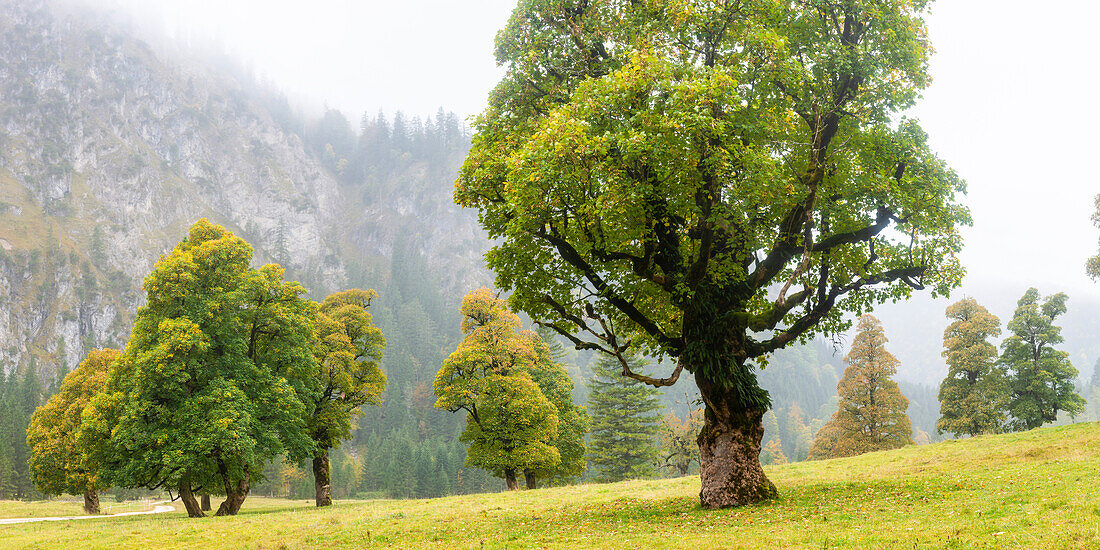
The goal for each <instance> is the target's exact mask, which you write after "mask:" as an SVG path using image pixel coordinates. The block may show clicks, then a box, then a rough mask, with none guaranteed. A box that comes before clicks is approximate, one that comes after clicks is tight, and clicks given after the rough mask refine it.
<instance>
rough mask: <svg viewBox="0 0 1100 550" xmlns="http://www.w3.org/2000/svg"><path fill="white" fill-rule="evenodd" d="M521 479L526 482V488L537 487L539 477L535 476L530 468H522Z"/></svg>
mask: <svg viewBox="0 0 1100 550" xmlns="http://www.w3.org/2000/svg"><path fill="white" fill-rule="evenodd" d="M523 479H524V481H526V482H527V488H528V489H538V485H539V479H538V478H537V477H535V473H534V472H532V471H531V470H527V469H525V470H523Z"/></svg>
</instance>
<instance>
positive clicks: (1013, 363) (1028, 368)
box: [1000, 288, 1085, 430]
mask: <svg viewBox="0 0 1100 550" xmlns="http://www.w3.org/2000/svg"><path fill="white" fill-rule="evenodd" d="M1039 299H1040V296H1039V291H1038V290H1037V289H1035V288H1029V289H1027V292H1025V293H1024V295H1023V297H1021V298H1020V300H1019V302H1017V304H1016V312H1015V314H1013V316H1012V320H1011V321H1009V322H1008V330H1009V332H1011V333H1012V334H1011V336H1009V337H1008V338H1005V340H1004V342H1002V343H1001V348H1002V352H1001V358H1000V364H1001V365H1002V366H1004V367H1005V368H1007V369H1008V370H1009V374H1008V384H1009V388H1010V389H1011V392H1012V396H1011V399H1010V401H1009V404H1008V410H1009V412H1010V413H1011V414H1012V416H1013V420H1012V423H1011V427H1012V428H1014V429H1016V430H1030V429H1032V428H1037V427H1039V426H1042V425H1043V424H1045V423H1047V422H1054V421H1055V420H1057V419H1058V411H1066V412H1068V413H1071V414H1077V413H1079V412H1081V410H1082V409H1083V408H1084V405H1085V400H1084V399H1082V398H1081V396H1080V395H1078V394H1077V392H1076V390H1075V388H1074V386H1073V383H1074V380H1076V379H1077V369H1075V368H1074V367H1073V364H1072V363H1071V362H1070V360H1069V354H1068V353H1066V352H1064V351H1062V350H1058V349H1055V348H1054V346H1055V345H1057V344H1060V343H1062V341H1063V338H1062V329H1061V327H1059V326H1057V325H1055V324H1054V320H1055V319H1056V318H1058V316H1059V315H1062V314H1063V313H1065V312H1066V300H1067V299H1068V297H1067V296H1066V295H1065V293H1063V292H1059V293H1058V294H1055V295H1053V296H1048V297H1047V298H1046V299H1045V300H1043V301H1042V304H1040V303H1039Z"/></svg>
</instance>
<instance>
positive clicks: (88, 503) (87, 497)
mask: <svg viewBox="0 0 1100 550" xmlns="http://www.w3.org/2000/svg"><path fill="white" fill-rule="evenodd" d="M84 513H85V514H98V513H99V493H97V492H95V491H94V490H92V489H88V490H86V491H84Z"/></svg>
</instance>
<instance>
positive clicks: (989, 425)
mask: <svg viewBox="0 0 1100 550" xmlns="http://www.w3.org/2000/svg"><path fill="white" fill-rule="evenodd" d="M947 318H948V319H951V320H952V323H951V324H950V325H948V327H947V330H945V331H944V333H943V348H944V349H943V356H944V357H945V358H946V359H947V377H946V378H944V380H943V382H942V383H941V384H940V393H939V398H940V415H941V416H940V419H939V421H938V422H937V423H936V429H937V430H938V431H939V432H940V433H943V432H951V433H954V434H955V435H963V434H965V435H978V434H989V433H999V432H1000V431H1001V430H1003V429H1004V426H1005V422H1006V411H1007V407H1008V397H1009V394H1008V384H1007V381H1006V379H1005V372H1004V369H1003V368H1002V367H1000V366H998V365H997V364H996V363H997V347H996V346H994V345H993V344H992V343H990V342H989V338H992V337H996V336H998V335H1000V333H1001V321H1000V319H998V318H997V317H996V316H994V315H993V314H991V313H989V311H988V310H987V309H985V308H984V307H982V305H981V304H979V303H978V302H977V300H975V299H973V298H963V299H962V300H959V301H958V302H955V303H954V304H951V305H950V306H948V308H947Z"/></svg>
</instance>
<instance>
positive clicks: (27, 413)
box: [0, 359, 42, 499]
mask: <svg viewBox="0 0 1100 550" xmlns="http://www.w3.org/2000/svg"><path fill="white" fill-rule="evenodd" d="M41 399H42V385H41V383H40V382H39V380H38V372H37V368H36V367H35V361H34V360H33V359H32V360H31V362H30V363H29V364H28V365H26V366H24V367H23V368H22V369H18V370H13V371H12V372H11V373H8V374H7V375H6V376H5V375H4V373H3V369H0V498H9V499H11V498H15V499H29V498H35V497H38V496H40V494H39V493H38V492H37V491H36V490H35V487H34V482H33V478H32V476H31V472H30V468H29V459H30V447H29V446H28V444H27V432H26V429H27V426H28V425H29V424H30V421H31V417H32V415H33V413H34V411H35V409H36V408H37V407H38V405H39V403H41Z"/></svg>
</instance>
